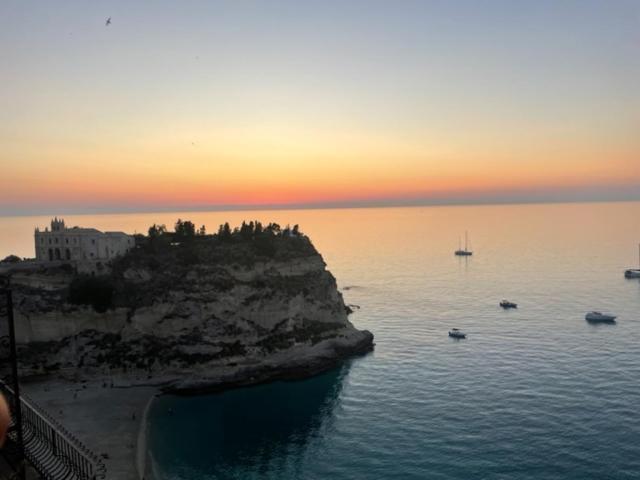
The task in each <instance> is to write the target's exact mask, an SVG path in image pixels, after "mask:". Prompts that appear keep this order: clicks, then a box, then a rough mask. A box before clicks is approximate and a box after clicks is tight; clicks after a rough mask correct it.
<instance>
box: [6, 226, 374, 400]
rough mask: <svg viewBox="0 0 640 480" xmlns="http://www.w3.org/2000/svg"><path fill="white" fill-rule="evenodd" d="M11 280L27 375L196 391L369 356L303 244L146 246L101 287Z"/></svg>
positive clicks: (88, 282)
mask: <svg viewBox="0 0 640 480" xmlns="http://www.w3.org/2000/svg"><path fill="white" fill-rule="evenodd" d="M267 242H268V243H267ZM11 283H12V287H13V290H14V297H15V299H14V304H15V306H16V312H15V313H16V328H17V337H18V341H19V342H20V343H21V349H20V357H21V361H22V369H23V373H25V374H43V373H45V374H46V373H49V374H50V373H53V372H55V373H56V375H63V376H65V375H72V376H74V377H75V378H77V377H78V376H95V375H100V374H105V373H106V372H110V373H112V374H113V373H117V374H119V375H130V376H131V377H132V378H134V377H136V378H141V377H142V378H144V379H145V381H146V382H149V383H153V382H156V383H162V384H163V385H164V388H166V389H172V390H179V391H184V392H193V391H200V390H203V389H216V388H223V387H228V386H230V385H234V384H247V383H256V382H261V381H268V380H272V379H276V378H298V377H301V376H307V375H311V374H314V373H317V372H319V371H322V370H324V369H326V368H329V367H331V366H333V365H335V364H336V363H337V362H339V361H340V360H342V359H343V358H346V357H348V356H350V355H354V354H360V353H364V352H367V351H369V350H371V348H372V347H373V336H372V334H371V333H370V332H367V331H359V330H357V329H356V328H355V327H354V326H353V325H352V324H351V323H350V322H349V320H348V313H347V312H349V311H350V310H349V309H348V308H347V307H346V306H345V304H344V302H343V299H342V295H341V294H340V292H339V291H338V289H337V286H336V281H335V278H334V277H333V275H331V273H330V272H329V271H327V270H326V268H325V263H324V261H323V259H322V257H321V256H320V254H319V253H318V252H317V251H316V250H315V248H314V247H313V245H312V244H311V242H310V241H309V239H308V238H307V237H305V236H302V235H297V236H284V235H270V236H268V237H267V238H266V240H265V239H264V238H258V239H256V238H241V237H238V236H237V235H236V237H235V238H233V237H232V238H230V239H227V240H226V241H222V240H221V239H220V238H219V237H218V236H211V237H203V238H196V239H191V240H190V241H189V242H184V243H182V244H160V245H159V246H158V244H152V243H151V242H149V243H148V244H147V245H144V246H143V247H140V248H138V249H136V250H134V251H132V252H130V253H129V254H128V255H127V256H125V257H123V258H122V259H120V260H119V261H118V262H116V263H115V264H113V265H112V271H111V273H110V275H109V276H106V277H104V278H95V277H88V278H85V277H78V276H77V275H73V274H70V273H69V272H68V271H66V270H64V269H62V270H61V269H55V271H46V270H45V271H43V270H42V269H40V270H36V271H33V272H24V271H22V272H20V274H19V275H15V276H14V277H13V278H11Z"/></svg>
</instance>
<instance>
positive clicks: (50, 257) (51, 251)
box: [49, 248, 53, 262]
mask: <svg viewBox="0 0 640 480" xmlns="http://www.w3.org/2000/svg"><path fill="white" fill-rule="evenodd" d="M49 261H50V262H52V261H53V248H50V249H49Z"/></svg>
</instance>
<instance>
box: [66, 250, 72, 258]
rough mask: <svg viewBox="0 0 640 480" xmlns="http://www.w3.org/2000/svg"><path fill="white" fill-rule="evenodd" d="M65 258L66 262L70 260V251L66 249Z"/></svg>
mask: <svg viewBox="0 0 640 480" xmlns="http://www.w3.org/2000/svg"><path fill="white" fill-rule="evenodd" d="M65 257H66V258H67V260H71V250H69V249H68V248H67V249H66V251H65Z"/></svg>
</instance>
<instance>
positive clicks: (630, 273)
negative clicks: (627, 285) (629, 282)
mask: <svg viewBox="0 0 640 480" xmlns="http://www.w3.org/2000/svg"><path fill="white" fill-rule="evenodd" d="M638 264H639V266H640V243H639V244H638ZM624 277H625V278H640V268H630V269H628V270H625V271H624Z"/></svg>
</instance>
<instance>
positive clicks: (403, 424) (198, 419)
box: [0, 203, 640, 480]
mask: <svg viewBox="0 0 640 480" xmlns="http://www.w3.org/2000/svg"><path fill="white" fill-rule="evenodd" d="M178 216H180V217H181V218H189V219H191V220H193V221H194V222H195V223H196V224H198V225H199V224H201V223H205V224H206V225H207V229H208V230H210V231H211V230H214V229H215V227H216V226H217V224H219V223H220V222H221V221H225V220H226V219H228V220H230V221H232V222H233V223H238V222H239V221H240V220H242V219H243V218H248V219H250V218H258V219H260V220H262V221H271V220H273V221H277V222H279V223H281V224H286V223H291V224H294V223H299V224H300V225H301V227H302V229H303V231H305V232H306V233H308V234H309V235H310V236H311V238H312V239H313V241H314V243H315V245H316V246H317V248H318V249H319V250H320V252H321V253H322V254H323V256H324V258H325V260H326V262H327V264H328V268H329V269H330V270H331V271H332V272H333V273H334V275H335V276H336V278H337V280H338V284H339V287H340V288H341V290H342V291H343V293H344V296H345V299H346V301H347V303H353V304H357V305H360V306H361V309H360V310H358V311H357V313H356V314H354V315H353V316H352V318H351V319H352V321H353V322H354V324H356V325H357V326H358V327H360V328H367V329H369V330H371V331H372V332H374V334H375V336H376V343H377V345H376V349H375V352H373V353H372V354H370V355H367V356H365V357H361V358H357V359H353V360H351V361H349V362H347V363H346V364H345V365H344V366H342V367H341V368H339V369H337V370H334V371H332V372H328V373H326V374H324V375H322V376H319V377H315V378H312V379H309V380H306V381H301V382H290V383H274V384H270V385H261V386H257V387H253V388H244V389H239V390H233V391H229V392H226V393H223V394H219V395H209V396H200V397H190V398H178V397H162V398H160V399H159V400H157V401H156V402H155V403H154V404H153V405H152V408H151V411H150V414H149V424H148V428H149V431H148V433H149V446H150V453H151V454H152V457H153V466H154V470H155V474H156V477H157V478H158V479H159V480H163V479H185V480H186V479H189V480H200V479H278V480H288V479H332V480H347V479H378V478H379V479H471V478H473V479H554V478H557V479H631V478H640V408H639V406H640V348H639V345H640V282H639V281H637V280H625V279H624V278H623V270H624V269H625V268H629V267H632V266H634V265H637V262H638V257H637V255H638V253H637V252H638V246H637V244H638V242H640V203H611V204H564V205H519V206H518V205H515V206H482V207H431V208H426V207H425V208H399V209H354V210H313V211H276V212H191V213H189V212H187V213H180V214H140V215H120V216H118V215H108V216H106V215H105V216H84V217H80V216H79V217H74V218H70V219H69V220H68V222H67V223H71V224H79V225H84V226H96V227H98V228H103V229H123V230H125V231H131V232H132V231H134V230H137V231H144V229H145V227H147V226H148V225H150V224H151V223H167V224H171V222H172V221H173V220H175V218H177V217H178ZM34 219H35V220H38V223H37V224H41V226H44V222H45V221H46V219H44V218H36V217H29V218H27V217H23V218H13V219H0V230H2V229H3V228H4V229H6V230H7V231H9V230H10V231H11V232H13V233H12V235H11V236H0V250H4V251H5V252H6V253H7V254H8V253H10V252H12V251H18V253H20V254H24V255H29V254H30V251H31V250H30V247H29V245H30V244H29V243H28V242H30V241H32V240H31V238H32V237H31V236H32V235H33V226H34V225H33V222H34ZM465 229H468V230H469V233H470V239H471V245H472V248H473V250H474V252H475V253H474V255H473V257H471V258H467V259H462V258H456V257H454V255H453V251H454V250H455V249H456V248H457V246H458V237H459V236H460V235H464V230H465ZM23 237H24V238H23ZM3 241H4V242H5V243H4V244H3V243H2V242H3ZM25 242H27V243H25ZM24 245H26V247H24ZM19 248H23V250H18V249H19ZM22 252H24V253H22ZM502 298H508V299H510V300H512V301H515V302H517V303H518V304H519V306H520V308H519V309H518V310H515V311H503V310H502V309H500V308H499V307H498V302H499V301H500V300H501V299H502ZM592 309H601V310H603V311H612V312H614V313H616V314H617V315H618V316H619V320H618V322H617V324H615V325H600V326H596V325H590V324H588V323H587V322H585V320H584V314H585V312H587V311H589V310H592ZM451 327H459V328H462V329H464V330H465V331H467V333H468V334H469V337H468V338H467V340H464V341H455V340H452V339H450V338H448V336H447V331H448V330H449V328H451ZM169 409H171V411H172V413H169Z"/></svg>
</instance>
